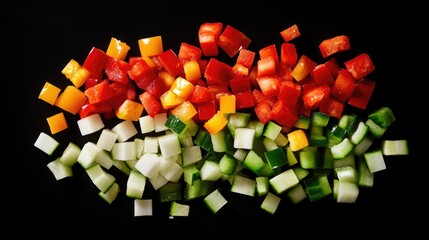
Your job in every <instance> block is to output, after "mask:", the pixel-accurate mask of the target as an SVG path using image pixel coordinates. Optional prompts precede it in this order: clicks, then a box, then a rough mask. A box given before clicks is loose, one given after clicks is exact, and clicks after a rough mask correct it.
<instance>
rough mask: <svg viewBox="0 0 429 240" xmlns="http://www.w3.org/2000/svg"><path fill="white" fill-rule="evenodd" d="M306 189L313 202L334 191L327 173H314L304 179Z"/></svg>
mask: <svg viewBox="0 0 429 240" xmlns="http://www.w3.org/2000/svg"><path fill="white" fill-rule="evenodd" d="M303 183H304V189H305V192H306V193H307V195H308V197H309V199H310V201H311V202H315V201H317V200H320V199H322V198H324V197H326V196H328V195H329V194H331V193H332V188H331V185H329V180H328V177H327V175H314V176H312V177H310V178H306V179H304V180H303Z"/></svg>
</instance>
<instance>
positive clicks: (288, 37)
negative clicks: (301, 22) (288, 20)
mask: <svg viewBox="0 0 429 240" xmlns="http://www.w3.org/2000/svg"><path fill="white" fill-rule="evenodd" d="M280 36H281V37H282V38H283V40H284V41H285V42H289V41H292V40H293V39H295V38H297V37H299V36H301V33H300V31H299V28H298V25H296V24H293V25H292V26H289V27H287V28H286V29H284V30H282V31H281V32H280Z"/></svg>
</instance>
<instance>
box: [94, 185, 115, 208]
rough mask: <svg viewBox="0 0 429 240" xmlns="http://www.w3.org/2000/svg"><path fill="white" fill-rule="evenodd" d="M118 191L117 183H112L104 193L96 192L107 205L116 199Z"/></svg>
mask: <svg viewBox="0 0 429 240" xmlns="http://www.w3.org/2000/svg"><path fill="white" fill-rule="evenodd" d="M119 191H120V187H119V184H118V183H117V182H114V183H113V184H112V186H111V187H110V188H109V189H108V190H107V191H106V192H102V191H100V192H98V195H99V196H100V197H101V198H102V199H104V201H106V202H107V203H108V204H112V202H113V201H114V200H115V199H116V197H117V196H118V193H119Z"/></svg>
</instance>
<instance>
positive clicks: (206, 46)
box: [198, 22, 223, 56]
mask: <svg viewBox="0 0 429 240" xmlns="http://www.w3.org/2000/svg"><path fill="white" fill-rule="evenodd" d="M222 28H223V24H222V23H221V22H206V23H203V24H201V26H200V29H199V30H198V40H199V42H200V47H201V50H202V52H203V54H204V56H217V55H218V54H219V46H218V42H219V37H220V35H221V33H222Z"/></svg>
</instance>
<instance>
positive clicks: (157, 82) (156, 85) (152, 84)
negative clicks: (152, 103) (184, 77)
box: [144, 76, 170, 98]
mask: <svg viewBox="0 0 429 240" xmlns="http://www.w3.org/2000/svg"><path fill="white" fill-rule="evenodd" d="M168 89H170V85H168V84H167V83H166V82H165V81H163V80H161V79H160V78H159V77H158V76H156V77H155V78H153V79H152V80H151V81H149V84H148V85H147V86H146V87H145V88H144V90H146V91H147V92H150V93H151V94H152V95H154V96H155V97H157V98H160V97H161V95H162V94H163V93H164V92H166V91H167V90H168Z"/></svg>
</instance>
